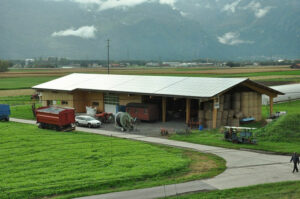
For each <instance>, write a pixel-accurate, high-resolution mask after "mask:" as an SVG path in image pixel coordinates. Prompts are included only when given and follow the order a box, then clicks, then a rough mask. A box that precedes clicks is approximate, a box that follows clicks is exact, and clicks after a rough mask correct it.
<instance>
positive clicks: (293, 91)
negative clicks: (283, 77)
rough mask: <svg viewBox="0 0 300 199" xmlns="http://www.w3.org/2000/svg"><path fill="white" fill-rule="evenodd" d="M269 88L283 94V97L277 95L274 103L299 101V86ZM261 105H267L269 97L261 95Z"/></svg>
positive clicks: (289, 85)
mask: <svg viewBox="0 0 300 199" xmlns="http://www.w3.org/2000/svg"><path fill="white" fill-rule="evenodd" d="M271 88H272V89H275V90H277V91H280V92H282V93H285V94H284V95H278V97H276V98H274V102H285V101H290V100H296V99H300V84H288V85H281V86H272V87H271ZM262 103H263V104H264V105H267V104H269V97H268V96H266V95H263V96H262Z"/></svg>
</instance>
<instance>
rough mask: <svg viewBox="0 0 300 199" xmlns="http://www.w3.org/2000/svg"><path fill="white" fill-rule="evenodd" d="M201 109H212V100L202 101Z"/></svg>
mask: <svg viewBox="0 0 300 199" xmlns="http://www.w3.org/2000/svg"><path fill="white" fill-rule="evenodd" d="M203 109H204V110H205V111H212V110H213V102H211V101H208V102H204V103H203Z"/></svg>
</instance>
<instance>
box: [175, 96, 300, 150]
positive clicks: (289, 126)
mask: <svg viewBox="0 0 300 199" xmlns="http://www.w3.org/2000/svg"><path fill="white" fill-rule="evenodd" d="M274 111H287V113H288V115H287V119H285V117H283V118H280V119H279V120H278V121H276V123H275V122H274V123H273V124H271V125H268V126H267V127H265V128H266V129H268V130H267V133H266V131H264V129H262V128H261V127H262V123H261V122H258V123H254V124H250V125H244V126H249V127H256V128H260V129H258V130H257V135H261V136H259V137H258V138H257V139H258V144H257V145H249V144H233V143H231V142H226V141H224V140H223V138H224V135H223V133H221V132H220V131H221V130H207V131H193V133H192V134H191V135H173V136H171V139H174V140H180V141H186V142H192V143H198V144H205V145H211V146H219V147H225V148H233V149H241V148H247V149H255V150H264V151H272V152H277V153H284V154H289V153H292V152H294V151H297V152H298V153H300V141H299V138H298V135H299V133H300V130H299V128H298V127H299V123H300V118H299V114H300V100H298V101H293V102H287V103H280V104H275V105H274ZM262 113H263V116H264V117H266V115H267V114H268V108H267V106H265V107H263V112H262ZM277 130H279V131H278V132H277ZM263 132H264V133H263ZM263 135H264V136H263Z"/></svg>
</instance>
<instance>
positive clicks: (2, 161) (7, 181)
mask: <svg viewBox="0 0 300 199" xmlns="http://www.w3.org/2000/svg"><path fill="white" fill-rule="evenodd" d="M0 138H1V139H0V157H1V158H0V176H1V178H0V198H1V199H6V198H14V199H19V198H20V199H23V198H42V197H46V196H47V197H49V196H50V197H54V198H72V197H76V196H83V195H91V194H99V193H105V192H111V191H118V190H127V189H134V188H141V187H149V186H155V185H161V184H170V183H174V182H177V181H186V180H189V179H194V178H207V177H211V176H214V175H217V174H219V173H221V172H222V171H224V169H225V161H224V160H223V159H221V158H218V157H216V156H213V155H207V154H202V155H200V158H199V153H197V154H198V155H197V156H198V157H197V158H195V159H199V161H200V160H201V161H202V163H201V161H200V163H201V165H202V164H203V165H204V166H205V169H203V170H202V171H201V172H200V171H199V172H198V173H197V172H196V173H194V172H192V174H193V175H192V174H189V172H190V170H191V168H190V167H189V166H190V165H194V167H195V168H196V167H197V168H198V167H199V165H198V166H197V164H199V162H198V163H197V162H195V161H194V160H193V159H191V158H190V157H191V156H189V155H187V154H188V153H187V151H184V150H181V149H175V148H167V147H160V146H155V145H151V144H145V143H142V142H135V141H130V140H126V139H117V138H112V137H104V136H100V135H94V134H87V133H80V132H56V131H51V130H42V129H39V128H37V126H35V125H28V124H19V123H14V122H0ZM189 153H193V155H192V156H195V153H196V152H189ZM208 162H209V163H210V164H209V165H207V164H208ZM195 165H196V166H195ZM198 169H199V168H198ZM185 174H187V175H186V176H185ZM176 177H177V178H176Z"/></svg>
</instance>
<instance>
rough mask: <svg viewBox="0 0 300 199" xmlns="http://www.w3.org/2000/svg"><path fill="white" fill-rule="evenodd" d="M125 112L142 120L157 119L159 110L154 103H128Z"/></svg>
mask: <svg viewBox="0 0 300 199" xmlns="http://www.w3.org/2000/svg"><path fill="white" fill-rule="evenodd" d="M126 112H127V113H129V114H130V116H131V117H133V118H137V119H139V120H143V121H156V120H158V119H159V110H158V106H157V105H156V104H142V103H129V104H127V105H126Z"/></svg>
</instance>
